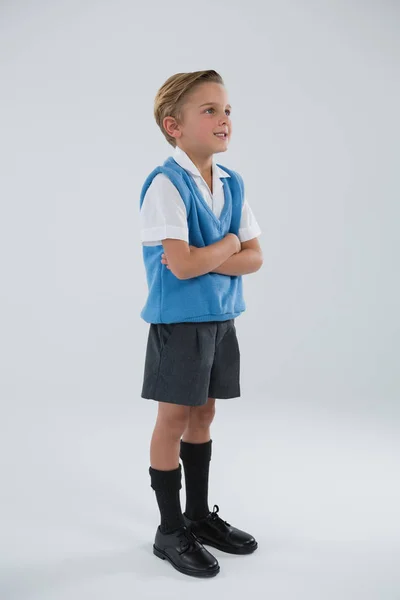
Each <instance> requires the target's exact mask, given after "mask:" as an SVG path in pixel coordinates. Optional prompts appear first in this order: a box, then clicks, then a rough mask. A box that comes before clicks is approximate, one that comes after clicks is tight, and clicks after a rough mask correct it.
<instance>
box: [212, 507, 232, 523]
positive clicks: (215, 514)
mask: <svg viewBox="0 0 400 600" xmlns="http://www.w3.org/2000/svg"><path fill="white" fill-rule="evenodd" d="M218 512H219V506H218V504H214V507H213V511H212V513H210V519H212V520H213V521H215V522H216V523H224V524H225V525H228V526H230V523H228V521H223V520H222V519H221V517H220V516H219V515H218Z"/></svg>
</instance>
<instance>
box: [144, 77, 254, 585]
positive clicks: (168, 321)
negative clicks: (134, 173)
mask: <svg viewBox="0 0 400 600" xmlns="http://www.w3.org/2000/svg"><path fill="white" fill-rule="evenodd" d="M227 102H228V99H227V92H226V89H225V87H224V83H223V80H222V78H221V76H220V75H219V74H218V73H216V72H215V71H212V70H210V71H196V72H193V73H178V74H176V75H173V76H172V77H170V78H169V79H168V80H167V81H166V82H165V83H164V84H163V86H162V87H161V88H160V90H159V91H158V93H157V96H156V99H155V108H154V115H155V118H156V121H157V124H158V126H159V127H160V129H161V131H162V133H163V135H164V136H165V138H166V139H167V141H168V142H169V143H170V144H171V145H172V146H173V147H174V148H175V151H174V155H173V156H170V157H169V158H168V159H167V160H166V161H165V162H164V164H163V165H162V166H159V167H157V168H156V169H154V170H153V171H152V172H151V173H150V175H149V176H148V177H147V178H146V180H145V183H144V185H143V188H142V192H141V197H140V219H141V238H142V243H143V258H144V263H145V268H146V277H147V283H148V288H149V294H148V298H147V301H146V304H145V306H144V307H143V310H142V312H141V317H142V318H143V319H144V320H145V321H146V322H147V323H149V324H150V328H149V335H148V341H147V351H146V358H145V368H144V379H143V388H142V394H141V396H142V398H150V399H153V400H155V401H157V402H158V414H157V420H156V424H155V428H154V432H153V435H152V439H151V446H150V463H151V466H150V468H149V473H150V478H151V487H152V488H153V490H154V491H155V493H156V498H157V503H158V506H159V509H160V514H161V523H160V525H159V526H158V528H157V532H156V536H155V540H154V545H153V552H154V554H155V555H156V556H158V557H159V558H162V559H167V560H168V561H169V562H170V563H171V564H172V566H173V567H174V568H175V569H177V570H178V571H180V572H181V573H184V574H186V575H192V576H196V577H212V576H214V575H216V574H217V573H218V572H219V570H220V567H219V564H218V561H217V559H216V558H215V557H214V556H213V555H212V554H211V553H210V552H209V551H208V550H207V549H206V548H204V545H203V544H206V545H210V546H213V547H215V548H218V549H220V550H222V551H224V552H229V553H234V554H249V553H250V552H253V551H254V550H255V549H256V548H257V542H256V540H255V539H254V537H253V536H252V535H250V534H249V533H246V532H245V531H242V530H240V529H238V528H236V527H234V526H232V525H230V524H229V523H228V522H226V521H224V520H222V519H221V517H220V516H219V515H218V511H219V507H218V505H214V509H213V511H212V512H210V509H209V506H208V500H207V495H208V474H209V463H210V460H211V443H212V440H211V439H210V425H211V422H212V420H213V418H214V414H215V399H216V398H235V397H238V396H240V382H239V375H240V373H239V371H240V352H239V345H238V340H237V337H236V328H235V318H236V317H237V316H238V315H240V314H241V313H242V312H243V311H244V310H245V308H246V305H245V302H244V299H243V291H242V275H244V274H248V273H254V272H255V271H257V270H258V269H259V268H260V267H261V265H262V262H263V258H262V252H261V248H260V246H259V243H258V240H257V236H258V235H260V233H261V230H260V228H259V226H258V223H257V222H256V220H255V218H254V215H253V214H252V211H251V209H250V206H249V204H248V203H247V201H246V199H245V196H244V185H243V180H242V177H241V176H240V175H239V174H238V173H237V172H235V171H232V170H230V169H227V168H226V167H221V165H217V163H216V162H215V159H214V153H217V152H224V151H225V150H226V149H227V147H228V142H229V139H230V136H231V131H232V124H231V119H230V113H231V107H230V105H229V104H227ZM163 250H164V252H163ZM179 458H181V459H182V462H183V466H184V471H185V483H186V510H185V512H184V513H183V514H182V511H181V505H180V498H179V490H180V489H181V487H182V486H181V465H180V463H179Z"/></svg>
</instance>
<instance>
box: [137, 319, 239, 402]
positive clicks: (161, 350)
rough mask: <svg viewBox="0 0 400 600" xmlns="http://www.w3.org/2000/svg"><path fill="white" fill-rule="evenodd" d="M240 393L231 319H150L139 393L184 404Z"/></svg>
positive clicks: (235, 341)
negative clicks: (141, 385) (164, 320)
mask: <svg viewBox="0 0 400 600" xmlns="http://www.w3.org/2000/svg"><path fill="white" fill-rule="evenodd" d="M238 396H240V352H239V343H238V340H237V337H236V327H235V319H229V320H228V321H204V322H192V321H190V322H183V323H151V324H150V328H149V335H148V340H147V350H146V358H145V366H144V378H143V388H142V393H141V397H142V398H150V399H152V400H156V401H159V402H171V403H172V404H181V405H185V406H202V405H203V404H206V402H207V400H208V398H237V397H238Z"/></svg>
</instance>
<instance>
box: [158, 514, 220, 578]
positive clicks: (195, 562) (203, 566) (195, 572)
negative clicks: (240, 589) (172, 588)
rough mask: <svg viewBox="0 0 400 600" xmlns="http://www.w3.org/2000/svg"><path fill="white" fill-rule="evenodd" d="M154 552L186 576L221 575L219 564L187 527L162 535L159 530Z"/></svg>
mask: <svg viewBox="0 0 400 600" xmlns="http://www.w3.org/2000/svg"><path fill="white" fill-rule="evenodd" d="M153 552H154V554H155V555H156V556H158V558H162V559H163V560H165V559H167V560H168V561H169V562H170V563H171V565H172V566H173V567H174V568H175V569H176V570H177V571H180V572H181V573H184V574H185V575H192V576H193V577H214V575H217V573H219V564H218V561H217V559H216V558H215V556H213V555H212V554H211V553H210V552H209V551H208V550H206V548H204V546H203V545H202V544H201V543H200V542H199V540H198V539H197V536H196V535H194V534H193V533H192V532H191V531H190V530H189V529H188V528H187V527H186V526H185V525H183V526H181V527H179V528H178V529H176V530H175V531H173V532H172V533H162V532H161V530H160V526H158V528H157V532H156V537H155V540H154V545H153Z"/></svg>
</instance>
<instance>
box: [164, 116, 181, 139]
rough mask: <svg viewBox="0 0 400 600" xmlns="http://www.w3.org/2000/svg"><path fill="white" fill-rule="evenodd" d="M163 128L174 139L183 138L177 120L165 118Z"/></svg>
mask: <svg viewBox="0 0 400 600" xmlns="http://www.w3.org/2000/svg"><path fill="white" fill-rule="evenodd" d="M162 124H163V127H164V129H165V131H166V132H167V133H168V135H170V136H171V137H174V138H179V137H181V132H180V131H179V125H178V123H177V121H176V119H175V117H164V119H163V122H162Z"/></svg>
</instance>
